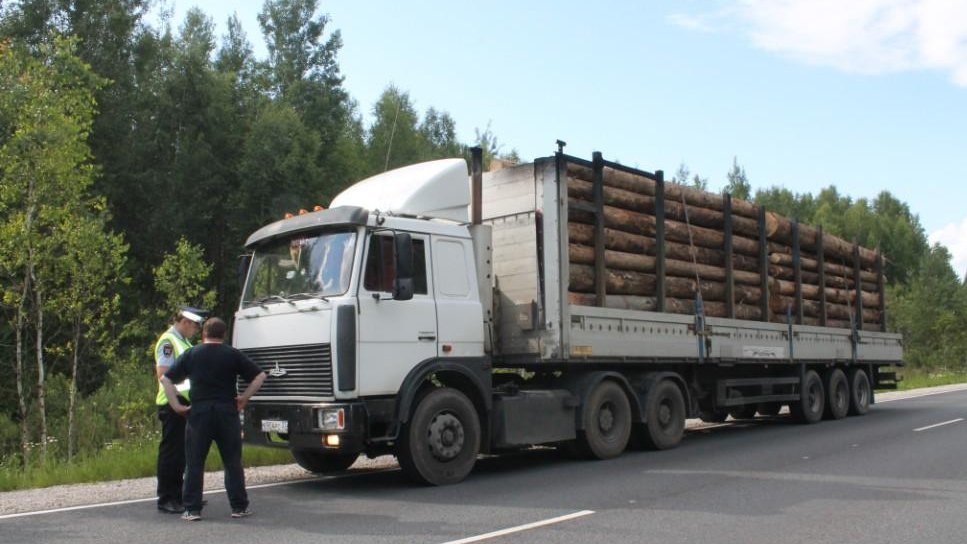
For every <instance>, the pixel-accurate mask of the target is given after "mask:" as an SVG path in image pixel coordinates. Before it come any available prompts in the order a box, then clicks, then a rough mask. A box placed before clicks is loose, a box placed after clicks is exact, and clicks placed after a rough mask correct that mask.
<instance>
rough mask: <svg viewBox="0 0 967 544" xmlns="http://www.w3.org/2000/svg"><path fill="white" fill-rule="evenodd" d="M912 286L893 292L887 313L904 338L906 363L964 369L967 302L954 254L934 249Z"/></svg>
mask: <svg viewBox="0 0 967 544" xmlns="http://www.w3.org/2000/svg"><path fill="white" fill-rule="evenodd" d="M919 264H920V266H919V270H917V271H916V272H915V274H914V275H913V276H912V278H911V280H912V281H910V283H909V285H899V286H898V287H897V288H896V289H893V290H891V295H892V296H891V298H892V299H893V300H892V302H893V304H891V307H890V310H891V312H888V313H887V317H888V319H890V321H891V326H892V327H894V328H895V329H896V330H897V331H898V332H900V333H902V334H903V341H904V342H903V343H904V359H905V360H906V361H907V362H908V363H910V364H911V365H912V366H922V367H928V368H946V367H950V366H956V367H959V368H960V369H963V368H964V363H965V360H967V333H965V331H964V328H963V325H962V324H963V322H964V319H967V298H965V291H964V288H963V286H962V285H961V282H960V278H959V277H958V276H957V274H956V273H955V272H954V270H953V268H951V266H950V253H949V252H948V251H947V248H945V247H943V246H941V245H939V244H938V245H934V246H933V247H931V248H930V249H929V250H928V251H927V253H926V254H925V255H924V256H923V257H922V259H921V260H920V263H919Z"/></svg>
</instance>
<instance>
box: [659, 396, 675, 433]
mask: <svg viewBox="0 0 967 544" xmlns="http://www.w3.org/2000/svg"><path fill="white" fill-rule="evenodd" d="M671 420H672V409H671V406H669V405H668V403H667V402H663V403H661V405H660V406H659V407H658V424H659V425H660V426H661V427H662V428H665V427H668V425H669V424H670V423H671Z"/></svg>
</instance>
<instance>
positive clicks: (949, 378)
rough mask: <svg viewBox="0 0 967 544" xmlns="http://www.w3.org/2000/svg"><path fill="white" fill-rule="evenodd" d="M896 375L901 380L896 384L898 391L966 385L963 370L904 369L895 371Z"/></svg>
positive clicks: (966, 381)
mask: <svg viewBox="0 0 967 544" xmlns="http://www.w3.org/2000/svg"><path fill="white" fill-rule="evenodd" d="M897 374H898V375H899V376H900V377H901V378H902V380H901V381H900V383H899V384H898V386H899V390H900V391H904V390H907V389H919V388H921V387H935V386H938V385H951V384H955V383H967V371H963V370H960V371H954V370H947V369H930V368H909V367H904V368H900V369H897Z"/></svg>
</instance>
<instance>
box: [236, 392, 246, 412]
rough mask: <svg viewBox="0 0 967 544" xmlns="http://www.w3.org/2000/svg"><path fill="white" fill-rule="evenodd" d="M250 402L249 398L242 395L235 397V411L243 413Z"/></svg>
mask: <svg viewBox="0 0 967 544" xmlns="http://www.w3.org/2000/svg"><path fill="white" fill-rule="evenodd" d="M246 404H248V399H247V398H245V397H244V396H242V395H239V396H237V397H235V411H237V412H238V413H240V414H241V413H242V411H243V410H245V405H246Z"/></svg>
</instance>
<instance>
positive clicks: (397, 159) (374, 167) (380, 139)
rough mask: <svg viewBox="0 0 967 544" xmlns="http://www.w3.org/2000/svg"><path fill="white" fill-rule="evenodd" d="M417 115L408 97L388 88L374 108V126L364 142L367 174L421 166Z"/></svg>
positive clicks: (406, 94)
mask: <svg viewBox="0 0 967 544" xmlns="http://www.w3.org/2000/svg"><path fill="white" fill-rule="evenodd" d="M418 123H419V114H418V113H417V112H416V108H414V107H413V102H412V101H411V100H410V94H409V93H406V92H403V91H400V90H399V89H397V88H396V87H394V86H392V85H390V86H389V87H387V88H386V90H384V91H383V94H382V95H381V96H380V98H379V100H378V101H377V102H376V104H375V105H374V106H373V124H372V125H371V126H370V127H369V134H368V138H367V141H366V147H367V150H368V153H367V154H368V164H369V172H368V173H369V174H376V173H379V172H385V171H386V170H392V169H393V168H398V167H400V166H405V165H408V164H413V163H415V162H420V161H421V160H422V157H423V152H422V151H423V145H422V141H421V140H422V138H421V135H420V132H419V129H418V128H417V125H418Z"/></svg>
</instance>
